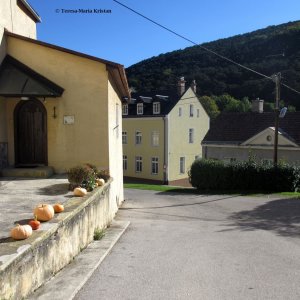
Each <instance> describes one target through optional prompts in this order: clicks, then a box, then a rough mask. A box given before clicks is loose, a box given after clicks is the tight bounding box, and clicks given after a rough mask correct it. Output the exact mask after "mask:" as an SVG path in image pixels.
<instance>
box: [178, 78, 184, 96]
mask: <svg viewBox="0 0 300 300" xmlns="http://www.w3.org/2000/svg"><path fill="white" fill-rule="evenodd" d="M177 92H178V96H182V95H183V93H184V92H185V80H184V77H180V79H179V81H178V83H177Z"/></svg>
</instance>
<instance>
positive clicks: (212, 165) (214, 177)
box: [189, 159, 300, 192]
mask: <svg viewBox="0 0 300 300" xmlns="http://www.w3.org/2000/svg"><path fill="white" fill-rule="evenodd" d="M189 179H190V183H191V184H192V186H193V187H196V188H197V189H199V190H243V191H248V190H255V191H269V192H283V191H291V192H294V191H298V190H299V188H300V168H299V167H297V166H292V165H287V164H279V165H278V166H277V167H274V166H273V165H271V164H264V163H257V162H255V161H252V160H249V161H246V162H234V163H225V162H223V161H217V160H209V159H199V160H195V161H194V163H193V164H192V166H191V169H190V171H189Z"/></svg>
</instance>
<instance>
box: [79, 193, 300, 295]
mask: <svg viewBox="0 0 300 300" xmlns="http://www.w3.org/2000/svg"><path fill="white" fill-rule="evenodd" d="M125 195H126V198H127V199H128V200H126V202H125V203H124V205H123V207H122V209H121V210H120V211H119V213H118V217H117V219H119V220H129V221H131V225H130V227H129V228H128V229H127V231H126V232H125V234H124V235H123V236H122V238H121V239H120V241H119V242H118V243H117V245H116V246H115V247H114V249H113V251H112V253H111V254H110V255H109V256H108V257H107V258H106V259H105V261H104V262H103V263H102V264H101V265H100V267H99V268H98V269H97V270H96V271H95V273H94V274H93V276H92V277H91V279H90V280H89V281H88V282H87V284H86V285H85V286H84V287H83V288H82V289H81V290H80V292H79V293H78V294H77V296H76V298H75V299H77V300H79V299H82V300H83V299H84V300H86V299H105V300H106V299H109V300H110V299H111V300H118V299H122V300H124V299H130V300H134V299H139V300H140V299H155V300H156V299H205V300H218V299H222V300H227V299H230V300H235V299H237V300H241V299H243V300H245V299H263V300H266V299H272V300H274V299H280V300H283V299H284V300H288V299H300V284H299V282H300V226H299V225H300V200H297V199H285V200H281V199H278V198H267V197H263V198H262V197H261V198H259V197H240V196H226V195H218V196H202V195H192V194H186V195H183V194H171V193H169V194H166V193H159V192H153V191H138V190H126V192H125Z"/></svg>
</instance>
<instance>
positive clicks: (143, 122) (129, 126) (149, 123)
mask: <svg viewBox="0 0 300 300" xmlns="http://www.w3.org/2000/svg"><path fill="white" fill-rule="evenodd" d="M123 131H125V132H127V139H128V143H127V144H124V145H123V153H124V155H127V165H128V169H127V170H125V171H124V176H128V177H137V178H144V179H150V180H159V181H163V180H164V169H163V167H164V119H163V118H162V117H150V118H147V117H145V118H124V119H123ZM136 131H141V132H142V143H141V144H140V145H136V144H135V133H136ZM153 131H157V132H158V133H159V146H153V145H152V132H153ZM121 136H122V132H121ZM136 156H142V161H143V167H142V172H136V171H135V157H136ZM152 157H158V169H159V170H158V174H151V158H152Z"/></svg>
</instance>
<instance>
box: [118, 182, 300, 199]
mask: <svg viewBox="0 0 300 300" xmlns="http://www.w3.org/2000/svg"><path fill="white" fill-rule="evenodd" d="M124 188H125V189H138V190H148V191H157V192H171V193H182V194H198V195H199V194H201V195H243V196H250V197H263V196H266V195H278V196H284V197H294V198H297V197H299V198H300V192H280V193H272V192H269V193H268V192H262V191H237V190H234V191H231V190H222V191H220V190H217V191H213V190H211V191H210V190H202V191H201V190H197V189H195V188H192V187H191V188H184V187H174V186H168V185H159V184H144V183H124Z"/></svg>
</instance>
